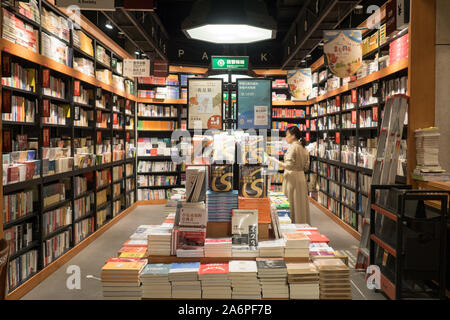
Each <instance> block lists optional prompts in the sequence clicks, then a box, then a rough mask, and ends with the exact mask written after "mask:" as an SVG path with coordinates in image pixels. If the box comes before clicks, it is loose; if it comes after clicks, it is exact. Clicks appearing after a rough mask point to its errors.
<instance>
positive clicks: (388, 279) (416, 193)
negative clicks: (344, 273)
mask: <svg viewBox="0 0 450 320" xmlns="http://www.w3.org/2000/svg"><path fill="white" fill-rule="evenodd" d="M449 196H450V192H443V191H436V190H411V186H405V185H372V188H371V196H370V198H371V199H377V200H371V206H370V207H371V210H370V221H371V224H370V240H371V241H370V264H371V265H377V266H378V267H379V268H380V272H381V273H380V278H381V279H380V284H381V290H382V291H383V292H384V293H385V294H386V295H387V296H388V297H389V298H390V299H446V295H445V285H446V282H445V281H446V272H447V266H446V263H447V261H446V260H447V258H446V254H447V248H446V246H447V219H448V209H447V208H448V207H447V203H448V199H449ZM427 201H433V202H438V203H439V204H440V208H441V209H440V210H438V209H435V208H433V207H431V206H428V205H427Z"/></svg>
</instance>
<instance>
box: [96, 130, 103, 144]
mask: <svg viewBox="0 0 450 320" xmlns="http://www.w3.org/2000/svg"><path fill="white" fill-rule="evenodd" d="M97 144H98V145H99V144H102V132H101V131H97Z"/></svg>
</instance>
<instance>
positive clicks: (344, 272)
mask: <svg viewBox="0 0 450 320" xmlns="http://www.w3.org/2000/svg"><path fill="white" fill-rule="evenodd" d="M314 264H315V265H316V267H317V269H319V279H320V280H319V281H320V299H321V300H322V299H331V300H338V299H339V300H344V299H348V300H351V299H352V292H351V287H350V270H349V268H348V266H347V265H345V263H344V262H342V260H341V259H318V260H316V261H314Z"/></svg>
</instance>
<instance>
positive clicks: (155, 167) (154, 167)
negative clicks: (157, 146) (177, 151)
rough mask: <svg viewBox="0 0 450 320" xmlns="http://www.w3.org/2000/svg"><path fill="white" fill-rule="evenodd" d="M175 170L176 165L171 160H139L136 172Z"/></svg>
mask: <svg viewBox="0 0 450 320" xmlns="http://www.w3.org/2000/svg"><path fill="white" fill-rule="evenodd" d="M176 170H177V165H176V164H175V163H174V162H172V161H165V162H159V161H139V163H138V172H139V173H148V172H174V171H176Z"/></svg>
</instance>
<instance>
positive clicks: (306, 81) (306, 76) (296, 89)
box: [287, 68, 312, 100]
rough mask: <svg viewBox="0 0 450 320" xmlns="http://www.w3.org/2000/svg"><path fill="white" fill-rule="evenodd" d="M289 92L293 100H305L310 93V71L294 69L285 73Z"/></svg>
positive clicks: (308, 69)
mask: <svg viewBox="0 0 450 320" xmlns="http://www.w3.org/2000/svg"><path fill="white" fill-rule="evenodd" d="M287 80H288V86H289V92H290V93H291V96H292V97H293V98H294V99H293V100H307V99H308V96H309V95H310V94H311V91H312V74H311V69H310V68H307V69H296V70H288V71H287Z"/></svg>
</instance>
